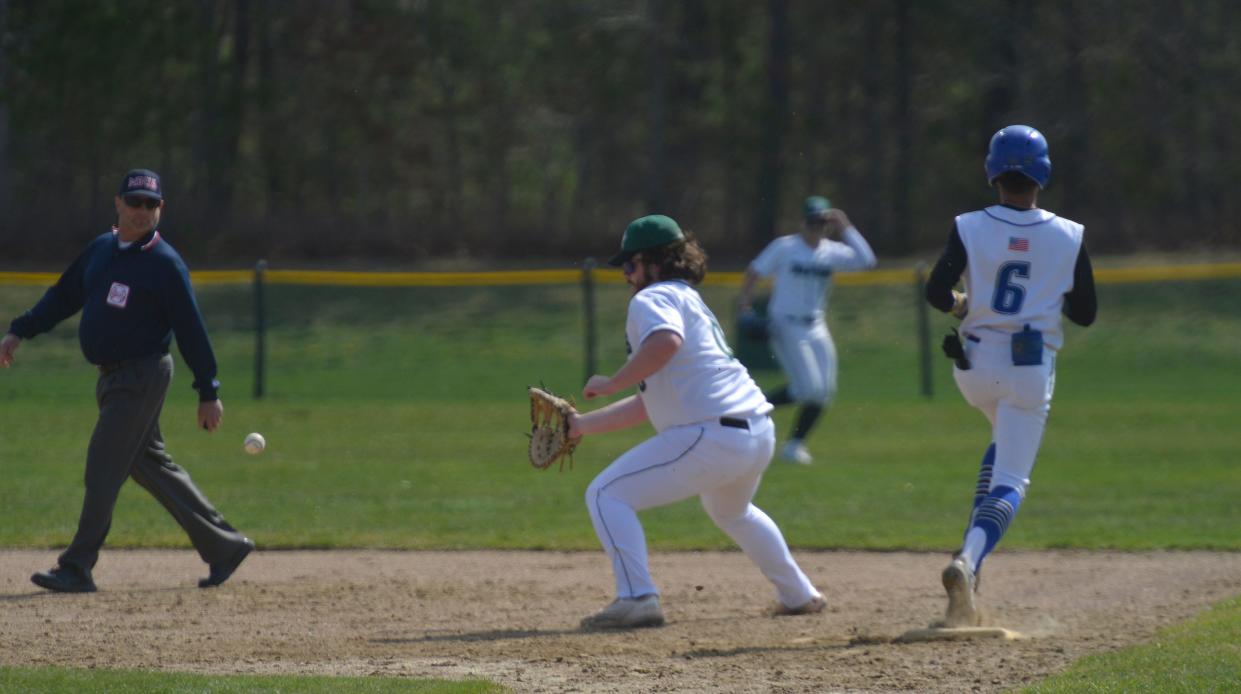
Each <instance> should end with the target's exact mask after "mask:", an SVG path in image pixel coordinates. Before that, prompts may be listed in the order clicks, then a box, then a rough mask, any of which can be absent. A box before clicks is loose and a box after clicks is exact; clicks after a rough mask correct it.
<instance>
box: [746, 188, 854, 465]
mask: <svg viewBox="0 0 1241 694" xmlns="http://www.w3.org/2000/svg"><path fill="white" fill-rule="evenodd" d="M802 213H803V217H804V218H805V225H804V226H803V227H802V231H801V233H799V234H789V235H788V236H781V237H780V238H777V239H776V240H775V241H772V242H771V243H770V244H768V245H767V247H766V248H765V249H763V252H762V253H760V254H759V255H758V257H757V258H755V259H754V262H752V263H750V267H749V269H748V271H747V272H746V276H745V281H744V282H743V284H742V287H741V298H740V300H739V301H738V307H739V309H740V310H741V312H742V313H743V314H744V313H747V312H749V311H750V310H751V309H750V302H751V295H752V292H753V290H754V285H755V284H756V283H757V282H758V279H759V278H760V277H774V278H775V286H774V287H773V288H772V294H771V300H770V302H768V304H767V316H768V336H769V340H770V343H771V349H772V351H773V352H774V353H775V355H776V359H777V360H778V361H779V362H780V366H781V367H782V368H783V369H784V373H785V374H786V375H787V376H788V379H789V382H788V384H787V385H785V386H783V387H781V388H780V389H779V390H777V391H775V392H773V393H771V394H769V395H768V396H767V399H768V400H770V401H771V403H772V404H773V405H777V406H778V405H785V404H788V403H793V402H796V403H798V404H799V405H800V406H801V407H800V409H799V410H798V413H797V418H796V420H795V421H794V424H793V432H792V435H791V436H790V437H789V440H788V442H787V443H785V445H784V448H783V449H782V450H781V457H783V458H784V459H785V460H789V461H791V462H795V463H800V464H802V465H808V464H810V463H811V462H812V460H813V458H812V457H811V455H810V452H809V451H808V450H807V449H806V446H805V443H804V442H805V440H806V437H807V436H808V435H809V434H810V431H811V429H813V428H814V425H815V423H816V422H818V420H819V416H820V415H821V414H822V413H823V410H824V409H825V408H826V407H828V406H829V405H830V404H831V402H832V400H833V398H835V397H836V345H835V344H833V343H832V335H831V333H830V332H828V329H827V319H826V316H827V298H828V292H829V291H830V290H831V287H832V274H833V273H836V272H839V271H841V270H865V269H869V268H873V267H874V266H875V262H876V261H875V253H874V251H872V250H871V249H870V245H869V244H867V243H866V239H864V238H862V235H861V234H860V233H859V232H858V230H857V228H856V227H854V226H853V225H852V224H851V223H850V222H849V217H848V216H847V215H846V214H845V213H844V211H843V210H839V209H833V208H832V206H831V203H829V202H828V200H827V198H824V197H820V196H817V195H816V196H812V197H809V198H806V202H805V204H804V205H803V207H802ZM835 238H839V239H840V240H839V241H837V240H835Z"/></svg>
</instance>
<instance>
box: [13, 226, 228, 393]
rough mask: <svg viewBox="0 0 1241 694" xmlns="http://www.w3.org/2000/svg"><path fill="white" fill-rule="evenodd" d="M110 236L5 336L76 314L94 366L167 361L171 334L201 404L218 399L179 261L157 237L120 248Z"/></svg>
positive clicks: (207, 344)
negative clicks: (155, 359)
mask: <svg viewBox="0 0 1241 694" xmlns="http://www.w3.org/2000/svg"><path fill="white" fill-rule="evenodd" d="M118 239H119V237H118V235H117V232H116V230H115V229H113V230H112V231H110V232H108V233H105V234H101V235H100V236H98V237H97V238H95V240H94V241H91V242H90V245H88V246H87V247H86V250H84V251H82V254H81V255H79V256H78V257H77V259H76V260H74V261H73V264H72V265H70V266H69V269H67V270H65V272H64V274H62V275H61V276H60V279H59V280H58V281H57V282H56V284H55V285H53V286H52V287H51V288H50V289H48V290H47V293H46V294H44V295H43V298H42V299H40V300H39V303H38V304H35V307H34V308H32V309H30V310H29V311H27V312H26V313H24V314H22V315H21V316H20V317H18V318H17V319H15V320H14V321H13V323H12V324H11V325H10V327H9V332H11V333H13V334H14V335H16V336H18V337H20V338H22V339H24V340H27V339H30V338H32V337H34V336H35V335H39V334H40V333H45V332H47V331H49V330H51V329H52V328H54V327H55V326H56V325H57V324H58V323H60V322H61V321H63V320H64V319H66V318H68V317H69V316H72V315H73V314H75V313H77V312H78V310H79V309H80V310H81V311H82V320H81V322H80V323H79V324H78V341H79V342H80V343H81V345H82V354H83V355H85V356H86V360H87V361H89V362H90V363H92V364H96V365H99V366H108V365H112V364H117V363H120V362H123V361H126V360H129V359H137V358H141V357H148V356H152V355H157V354H166V353H167V352H168V347H169V345H170V344H171V343H172V335H173V333H174V332H175V333H176V335H177V347H178V348H179V349H180V350H181V356H183V357H184V358H185V363H186V364H187V365H188V366H189V367H190V370H191V371H192V372H193V373H194V389H195V390H197V391H198V399H199V401H200V402H210V401H212V400H215V399H217V391H218V389H219V387H220V382H219V381H217V380H216V363H215V353H214V352H213V351H212V349H211V341H210V339H209V338H208V337H207V328H206V326H205V325H204V324H203V317H202V313H201V312H200V311H199V310H198V302H197V300H196V299H195V298H194V288H193V287H192V286H191V285H190V274H189V271H188V270H187V269H186V267H185V261H183V260H181V256H180V255H179V254H178V253H177V251H176V250H174V249H173V247H172V246H171V245H170V244H169V243H168V242H167V241H165V240H163V239H162V238H161V237H160V235H159V232H158V231H152V232H151V233H150V234H147V235H146V236H145V237H143V238H142V239H141V240H139V241H135V242H134V243H133V244H132V245H130V246H129V247H127V248H125V249H123V250H122V249H121V247H120V245H119V243H118Z"/></svg>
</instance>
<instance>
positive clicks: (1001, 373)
mask: <svg viewBox="0 0 1241 694" xmlns="http://www.w3.org/2000/svg"><path fill="white" fill-rule="evenodd" d="M965 354H966V356H967V357H968V358H969V360H970V363H971V365H972V368H970V369H969V370H968V371H962V370H960V369H958V368H956V367H953V370H952V371H953V377H954V378H955V379H956V382H957V388H959V389H960V390H961V394H962V395H963V396H965V400H966V402H968V403H969V404H971V405H973V406H974V407H976V408H978V409H979V410H981V411H982V413H983V414H984V415H986V417H987V421H989V422H991V440H992V441H993V442H994V443H995V466H994V468H993V469H992V473H991V489H995V488H996V487H1011V488H1013V489H1016V490H1017V491H1018V492H1019V493H1020V494H1021V495H1022V497H1024V496H1025V494H1026V488H1027V487H1029V486H1030V471H1031V470H1033V469H1034V459H1035V457H1036V456H1037V455H1038V449H1039V445H1040V444H1041V443H1042V441H1043V429H1044V428H1045V427H1046V425H1047V413H1048V412H1049V411H1050V410H1051V396H1052V391H1054V390H1055V387H1056V355H1055V352H1054V351H1052V350H1050V349H1046V350H1045V351H1044V353H1043V363H1042V364H1040V365H1036V366H1013V361H1012V348H1011V346H1010V344H1009V342H1008V340H1006V339H995V338H990V339H988V340H986V341H983V342H973V341H969V340H967V341H965ZM988 491H989V490H988Z"/></svg>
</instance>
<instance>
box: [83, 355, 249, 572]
mask: <svg viewBox="0 0 1241 694" xmlns="http://www.w3.org/2000/svg"><path fill="white" fill-rule="evenodd" d="M100 371H101V373H100V376H99V381H98V383H97V384H96V386H95V399H96V400H97V401H98V403H99V421H98V422H96V424H95V432H94V434H92V435H91V440H90V448H89V449H88V450H87V452H86V498H85V499H84V500H83V502H82V515H81V517H80V518H79V519H78V531H77V534H75V535H74V536H73V542H71V543H70V544H69V547H68V548H67V549H66V550H65V551H64V553H63V554H61V555H60V565H61V566H66V567H72V568H74V569H77V570H78V571H80V572H81V573H82V574H83V575H86V576H89V575H90V573H91V569H93V568H94V567H95V562H96V561H98V560H99V549H100V548H101V547H102V546H103V541H104V539H105V538H106V537H107V536H108V530H109V528H110V527H111V526H112V509H113V508H114V507H115V506H116V498H117V496H118V495H119V494H120V492H121V485H123V484H124V483H125V480H126V479H127V478H129V477H133V478H134V481H135V482H137V483H138V484H140V485H142V487H143V488H144V489H146V490H147V491H148V492H150V493H151V496H154V497H155V498H156V499H158V500H159V502H160V503H161V504H163V505H164V508H166V509H168V512H169V513H171V514H172V517H173V518H174V519H176V521H177V523H178V524H180V526H181V528H182V529H184V530H185V532H186V534H187V535H189V537H190V542H191V543H193V545H194V549H196V550H198V555H199V556H200V557H202V559H203V561H205V562H207V563H208V564H215V563H219V562H223V561H227V560H228V559H229V558H231V557H232V556H233V553H234V552H236V551H237V549H238V548H240V547H241V545H242V543H243V541H244V539H245V538H244V536H243V535H242V534H241V533H239V532H237V531H236V530H235V529H233V527H232V526H231V525H229V524H228V523H227V522H225V520H224V517H223V516H221V515H220V514H219V512H217V511H216V510H215V509H214V508H213V507H212V506H211V502H209V501H207V498H206V497H204V496H203V495H202V492H200V491H198V487H195V486H194V481H193V480H191V479H190V475H189V473H187V472H186V471H185V470H183V469H181V468H180V467H179V466H178V465H176V464H175V463H173V462H172V457H171V456H169V455H168V453H167V452H165V450H164V439H163V436H162V435H161V434H160V431H159V413H160V410H161V409H162V408H163V406H164V396H165V395H166V394H167V393H168V386H169V384H170V383H171V382H172V357H171V356H169V355H167V354H164V355H153V356H150V357H143V358H140V359H133V360H130V361H127V362H123V363H121V364H118V365H116V366H113V367H105V368H101V369H100Z"/></svg>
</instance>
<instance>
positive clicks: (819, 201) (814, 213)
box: [801, 195, 832, 222]
mask: <svg viewBox="0 0 1241 694" xmlns="http://www.w3.org/2000/svg"><path fill="white" fill-rule="evenodd" d="M830 209H832V203H831V202H830V201H829V200H828V199H827V198H825V197H823V196H822V195H811V196H810V197H808V198H806V202H804V203H802V206H801V213H802V216H803V217H805V219H806V221H807V222H809V221H811V220H815V219H819V218H820V217H822V216H823V213H825V212H827V211H828V210H830Z"/></svg>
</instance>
